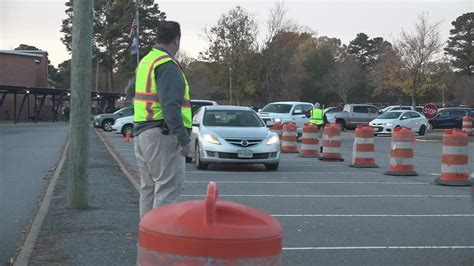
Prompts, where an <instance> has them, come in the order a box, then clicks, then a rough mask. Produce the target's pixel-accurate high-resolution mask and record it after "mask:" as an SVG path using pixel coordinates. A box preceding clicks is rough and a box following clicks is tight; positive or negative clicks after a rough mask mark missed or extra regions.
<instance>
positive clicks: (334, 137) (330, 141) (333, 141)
mask: <svg viewBox="0 0 474 266" xmlns="http://www.w3.org/2000/svg"><path fill="white" fill-rule="evenodd" d="M319 160H323V161H344V159H342V155H341V126H339V125H336V124H327V125H326V126H325V127H324V130H323V154H322V155H321V157H320V158H319Z"/></svg>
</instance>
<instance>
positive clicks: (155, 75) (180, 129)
mask: <svg viewBox="0 0 474 266" xmlns="http://www.w3.org/2000/svg"><path fill="white" fill-rule="evenodd" d="M180 40H181V29H180V26H179V24H178V23H177V22H174V21H163V22H161V23H160V25H159V26H158V29H157V43H158V44H157V46H156V47H154V48H153V49H152V50H151V51H150V52H149V53H148V54H147V55H145V57H143V59H142V60H141V61H140V64H139V65H138V69H137V74H136V82H135V99H134V109H135V113H134V118H133V121H134V136H135V156H136V158H137V163H138V167H139V171H140V217H143V215H145V213H146V212H148V211H150V210H151V209H153V208H158V207H159V206H161V205H163V204H169V203H173V202H175V201H176V198H177V197H178V196H179V194H180V192H181V187H182V184H183V182H184V168H185V156H187V155H188V153H189V151H190V148H191V147H190V138H189V136H190V132H191V128H192V114H191V103H190V99H189V85H188V82H187V80H186V77H185V76H184V73H183V71H182V70H181V68H180V66H179V64H178V63H177V62H176V59H175V55H176V53H177V52H178V50H179V45H180Z"/></svg>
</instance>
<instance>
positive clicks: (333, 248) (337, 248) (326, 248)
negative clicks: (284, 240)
mask: <svg viewBox="0 0 474 266" xmlns="http://www.w3.org/2000/svg"><path fill="white" fill-rule="evenodd" d="M364 249H365V250H370V249H474V246H367V247H283V250H288V251H291V250H364Z"/></svg>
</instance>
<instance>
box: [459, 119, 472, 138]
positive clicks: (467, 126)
mask: <svg viewBox="0 0 474 266" xmlns="http://www.w3.org/2000/svg"><path fill="white" fill-rule="evenodd" d="M462 131H464V132H466V133H467V135H468V136H474V130H473V128H472V118H471V117H470V116H465V117H463V118H462Z"/></svg>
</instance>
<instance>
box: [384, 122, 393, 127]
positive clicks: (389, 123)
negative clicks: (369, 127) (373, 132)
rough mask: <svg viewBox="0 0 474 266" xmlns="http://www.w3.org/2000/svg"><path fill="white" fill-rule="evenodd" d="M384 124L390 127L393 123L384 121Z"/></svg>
mask: <svg viewBox="0 0 474 266" xmlns="http://www.w3.org/2000/svg"><path fill="white" fill-rule="evenodd" d="M385 125H386V126H387V127H391V126H393V123H392V122H388V123H385Z"/></svg>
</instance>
